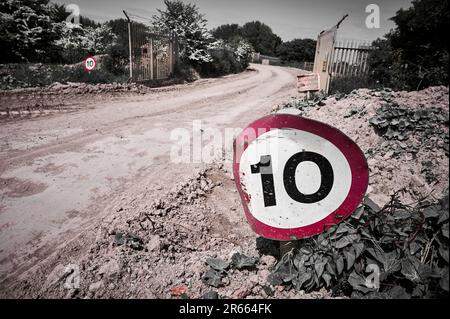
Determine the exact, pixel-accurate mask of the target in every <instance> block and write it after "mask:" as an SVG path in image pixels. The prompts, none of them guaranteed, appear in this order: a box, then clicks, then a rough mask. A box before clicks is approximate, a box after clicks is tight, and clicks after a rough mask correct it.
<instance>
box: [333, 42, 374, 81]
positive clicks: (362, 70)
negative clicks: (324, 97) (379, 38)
mask: <svg viewBox="0 0 450 319" xmlns="http://www.w3.org/2000/svg"><path fill="white" fill-rule="evenodd" d="M372 49H373V48H372V46H371V44H370V42H368V41H351V40H342V41H337V42H336V45H335V47H334V52H333V56H332V59H331V65H330V73H331V76H332V77H344V76H350V77H352V76H355V77H356V76H362V75H366V74H367V73H368V70H369V68H368V65H367V59H368V57H369V53H370V51H371V50H372Z"/></svg>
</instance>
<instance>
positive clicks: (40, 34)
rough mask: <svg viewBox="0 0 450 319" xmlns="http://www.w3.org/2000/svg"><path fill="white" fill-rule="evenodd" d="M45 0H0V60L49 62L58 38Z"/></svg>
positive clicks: (4, 61)
mask: <svg viewBox="0 0 450 319" xmlns="http://www.w3.org/2000/svg"><path fill="white" fill-rule="evenodd" d="M52 14H53V7H52V6H51V5H50V4H49V1H48V0H2V1H1V2H0V47H1V48H2V49H1V52H2V58H1V61H0V62H1V63H11V62H42V61H52V60H54V59H56V57H57V56H58V53H57V46H56V45H55V43H54V41H55V40H56V39H58V38H59V35H58V33H57V32H56V30H55V24H54V21H53V19H52Z"/></svg>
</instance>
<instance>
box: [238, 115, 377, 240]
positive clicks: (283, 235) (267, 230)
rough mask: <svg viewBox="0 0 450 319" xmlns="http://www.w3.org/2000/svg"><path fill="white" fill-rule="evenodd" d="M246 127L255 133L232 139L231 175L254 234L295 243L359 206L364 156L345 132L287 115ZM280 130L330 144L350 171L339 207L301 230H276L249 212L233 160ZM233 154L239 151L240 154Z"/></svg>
mask: <svg viewBox="0 0 450 319" xmlns="http://www.w3.org/2000/svg"><path fill="white" fill-rule="evenodd" d="M249 128H251V129H253V130H254V132H256V134H255V135H253V136H246V135H245V134H243V133H244V132H245V130H244V131H243V132H242V133H241V134H239V136H237V137H236V139H235V140H234V145H233V149H234V162H233V174H234V179H235V183H236V186H237V189H238V191H239V194H240V196H241V201H242V205H243V206H244V211H245V215H246V217H247V221H248V222H249V224H250V226H251V227H252V229H253V231H255V232H256V233H257V234H259V235H260V236H263V237H266V238H269V239H275V240H295V239H300V238H304V237H309V236H313V235H317V234H320V233H322V232H324V231H326V230H328V229H329V228H330V227H331V226H332V225H335V224H337V223H339V222H341V221H343V220H344V219H345V218H346V217H348V216H349V215H351V214H352V213H353V212H354V211H355V209H356V208H357V207H358V205H359V204H360V203H361V201H362V199H363V198H364V195H365V193H366V190H367V186H368V184H369V168H368V165H367V160H366V158H365V156H364V153H363V152H362V151H361V149H360V148H359V147H358V145H356V143H355V142H353V141H352V140H351V139H350V138H349V137H347V136H346V135H345V134H344V133H342V132H341V131H339V130H338V129H336V128H334V127H332V126H330V125H327V124H324V123H321V122H318V121H314V120H311V119H306V118H304V117H301V116H297V115H289V114H274V115H269V116H266V117H263V118H261V119H259V120H256V121H254V122H253V123H251V124H250V125H249V126H248V127H247V129H249ZM261 128H264V129H265V130H261ZM283 128H294V129H298V130H302V131H306V132H310V133H312V134H316V135H318V136H320V137H322V138H324V139H326V140H328V141H329V142H331V143H333V144H334V145H335V146H336V147H337V148H338V149H339V150H340V151H341V152H342V153H343V154H344V156H345V158H346V159H347V161H348V163H349V165H350V169H351V172H352V183H351V186H350V190H349V192H348V194H347V197H346V198H345V200H344V201H343V202H342V204H341V205H340V206H339V207H338V208H337V209H336V210H335V211H334V212H332V213H331V214H330V215H328V216H327V217H325V218H324V219H322V220H320V221H318V222H316V223H314V224H311V225H308V226H304V227H298V228H289V229H284V228H276V227H272V226H269V225H267V224H265V223H263V222H261V221H260V220H258V219H256V218H255V217H254V216H253V215H252V214H251V213H250V211H249V209H248V203H249V201H250V197H249V195H248V194H247V193H246V192H244V190H243V189H242V187H241V181H240V176H239V162H238V161H236V159H239V160H240V158H241V156H242V154H243V153H244V151H245V149H246V148H247V147H248V145H250V143H251V142H253V141H254V140H255V139H256V138H258V137H259V136H260V135H262V134H263V133H265V132H268V131H269V130H271V129H283ZM236 145H244V147H239V150H237V149H236ZM236 152H239V154H237V153H236Z"/></svg>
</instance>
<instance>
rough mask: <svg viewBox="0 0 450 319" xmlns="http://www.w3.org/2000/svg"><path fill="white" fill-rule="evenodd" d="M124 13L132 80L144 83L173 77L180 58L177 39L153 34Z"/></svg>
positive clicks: (146, 27) (147, 27)
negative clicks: (126, 21)
mask: <svg viewBox="0 0 450 319" xmlns="http://www.w3.org/2000/svg"><path fill="white" fill-rule="evenodd" d="M124 13H125V16H126V17H127V19H128V37H129V42H128V45H129V51H130V79H131V80H132V81H135V82H143V81H152V80H163V79H168V78H170V77H172V76H173V72H174V68H175V63H176V59H177V56H178V44H177V39H176V37H174V36H167V35H161V34H156V33H152V32H151V31H150V27H149V26H147V25H146V24H144V23H140V22H136V21H133V20H131V19H130V18H129V16H128V14H127V13H126V12H125V11H124Z"/></svg>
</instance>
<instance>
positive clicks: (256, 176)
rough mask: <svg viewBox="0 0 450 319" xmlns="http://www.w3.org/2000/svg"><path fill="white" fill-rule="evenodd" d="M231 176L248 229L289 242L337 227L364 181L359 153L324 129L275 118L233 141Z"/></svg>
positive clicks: (356, 201) (353, 206)
mask: <svg viewBox="0 0 450 319" xmlns="http://www.w3.org/2000/svg"><path fill="white" fill-rule="evenodd" d="M234 156H235V157H234V163H233V174H234V178H235V182H236V186H237V188H238V191H239V194H240V196H241V201H242V204H243V207H244V211H245V214H246V217H247V221H248V223H249V224H250V226H251V227H252V229H253V230H254V231H255V232H256V233H257V234H259V235H260V236H262V237H265V238H269V239H274V240H279V241H293V240H298V239H301V238H304V237H309V236H313V235H317V234H320V233H322V232H324V231H326V230H328V228H330V227H331V226H332V225H334V224H338V223H340V222H342V221H343V220H344V219H345V218H346V217H347V216H349V215H350V214H351V213H352V212H353V211H354V210H355V209H356V208H357V207H358V205H359V204H360V202H361V201H362V199H363V197H364V195H365V192H366V189H367V186H368V181H369V170H368V166H367V161H366V159H365V157H364V154H363V152H362V151H361V150H360V149H359V147H358V146H357V145H356V144H355V142H353V141H352V140H351V139H350V138H349V137H347V136H346V135H345V134H343V133H342V132H341V131H339V130H338V129H336V128H334V127H331V126H329V125H327V124H324V123H321V122H317V121H313V120H310V119H306V118H303V117H300V116H296V115H288V114H275V115H270V116H266V117H263V118H261V119H259V120H256V121H254V122H253V123H251V124H250V125H249V126H248V127H247V128H246V129H244V130H243V132H242V133H241V134H240V135H238V136H237V138H236V139H235V141H234Z"/></svg>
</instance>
